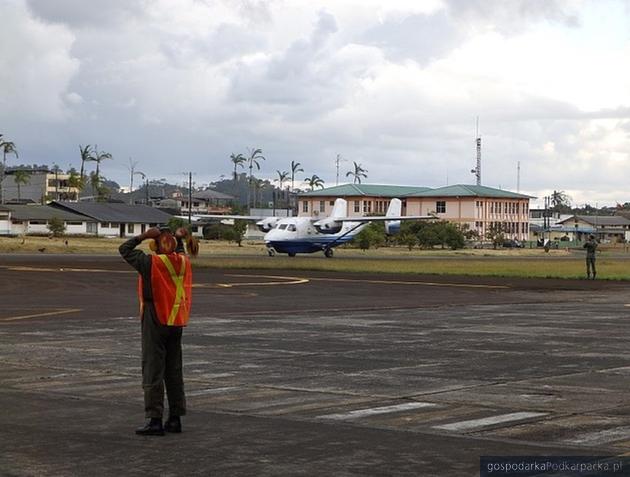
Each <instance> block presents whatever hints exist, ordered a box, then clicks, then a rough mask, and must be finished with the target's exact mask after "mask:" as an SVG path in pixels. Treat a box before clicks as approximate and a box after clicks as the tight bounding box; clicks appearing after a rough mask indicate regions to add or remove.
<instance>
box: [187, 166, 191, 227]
mask: <svg viewBox="0 0 630 477" xmlns="http://www.w3.org/2000/svg"><path fill="white" fill-rule="evenodd" d="M191 224H192V172H189V173H188V225H191Z"/></svg>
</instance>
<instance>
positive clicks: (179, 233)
mask: <svg viewBox="0 0 630 477" xmlns="http://www.w3.org/2000/svg"><path fill="white" fill-rule="evenodd" d="M175 237H176V238H178V239H185V238H186V237H188V230H187V229H185V228H184V227H180V228H178V229H177V230H176V231H175Z"/></svg>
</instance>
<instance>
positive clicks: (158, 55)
mask: <svg viewBox="0 0 630 477" xmlns="http://www.w3.org/2000/svg"><path fill="white" fill-rule="evenodd" d="M53 3H54V4H55V5H53ZM602 3H603V5H602ZM176 4H177V8H174V7H173V5H174V2H173V1H172V0H156V1H151V2H146V1H141V0H133V1H122V0H113V1H111V2H106V5H103V6H102V7H99V8H95V7H94V6H93V4H92V3H90V2H84V1H81V0H60V1H59V2H48V1H45V0H28V2H27V3H26V0H5V2H4V3H2V4H1V6H0V9H1V11H0V14H1V15H2V17H3V19H7V18H8V19H9V20H8V21H6V20H3V24H5V28H4V29H3V30H2V31H0V61H2V62H3V64H10V65H12V66H13V67H11V68H3V70H2V71H0V83H1V84H2V85H3V86H5V85H6V87H3V88H2V89H1V90H0V121H1V123H0V124H2V128H3V131H2V132H4V133H5V134H10V135H11V137H12V138H13V139H14V140H16V142H18V146H19V147H20V158H21V159H22V158H23V159H24V160H25V161H30V162H38V163H41V162H50V163H52V162H53V161H55V162H58V163H59V164H62V165H65V164H67V163H68V162H70V161H75V162H76V161H78V154H77V152H76V151H77V145H78V144H79V143H81V144H85V143H98V144H99V146H100V147H102V148H103V149H104V150H107V151H109V152H111V153H113V154H114V157H115V160H114V161H111V162H108V164H106V165H105V166H104V167H105V169H104V172H105V173H106V174H108V175H110V176H112V177H113V178H115V179H118V180H121V181H124V180H125V177H126V175H127V171H126V167H125V164H126V159H127V157H129V156H131V157H133V158H134V159H135V160H138V161H140V168H141V169H147V170H149V169H150V171H151V172H150V174H151V175H152V176H154V177H165V176H169V175H171V176H173V177H176V175H177V174H179V173H180V172H182V170H184V169H186V170H193V171H196V172H197V174H198V177H199V179H200V181H202V182H205V181H207V180H208V179H210V178H217V177H219V176H220V175H221V174H225V173H226V171H227V172H229V168H230V165H229V159H228V157H229V154H230V153H232V152H244V151H245V148H246V147H248V146H249V147H252V146H255V147H261V148H262V149H263V151H264V153H265V155H266V156H267V158H268V159H267V161H266V162H265V163H264V165H263V170H262V174H263V175H264V176H267V177H269V178H271V177H273V176H274V175H275V170H276V169H281V170H283V169H286V168H287V166H288V164H289V163H290V161H291V160H298V161H300V162H301V163H302V164H303V166H304V168H305V173H304V175H305V176H309V175H312V174H313V173H316V174H318V175H319V176H321V177H323V178H324V179H325V180H326V181H327V183H329V184H330V183H331V182H334V179H335V168H334V158H335V156H336V154H337V153H341V154H342V155H343V156H344V157H346V158H347V159H348V160H349V161H350V162H348V163H344V164H345V166H343V167H346V170H347V169H349V167H350V166H351V161H353V160H356V161H357V162H360V163H362V164H363V165H364V166H365V167H366V168H367V169H368V170H369V177H368V181H369V182H376V183H406V184H410V183H415V184H418V185H427V186H437V185H442V184H444V183H445V181H446V176H447V174H448V180H449V182H450V183H456V182H460V183H470V182H472V181H473V177H472V175H471V174H470V172H469V171H470V169H471V167H472V166H473V165H474V153H475V151H474V136H473V135H474V121H475V117H476V116H478V115H479V116H480V117H481V131H482V135H483V179H484V183H486V184H487V185H491V186H499V185H501V186H502V187H506V188H514V187H515V184H516V163H517V162H519V161H520V162H521V171H522V172H521V173H522V179H521V187H522V190H524V191H527V192H530V193H533V194H534V195H540V194H541V193H544V191H545V190H553V189H559V190H567V191H571V194H574V195H575V196H576V197H580V198H582V197H584V198H585V199H583V200H588V198H589V197H592V198H593V202H595V201H596V200H599V201H600V202H603V201H604V198H609V197H610V194H611V192H610V191H622V190H624V187H623V179H622V178H623V177H624V174H623V170H624V167H627V165H628V163H629V161H630V157H629V156H628V152H627V151H630V147H629V146H630V144H629V141H630V126H629V125H630V66H629V63H628V62H627V60H626V59H627V58H628V57H629V56H630V35H629V33H628V32H629V31H630V28H628V24H630V12H629V11H628V9H627V8H626V7H625V6H626V5H627V2H624V1H623V0H604V1H603V2H600V1H593V0H579V1H569V0H566V1H562V0H544V1H543V0H510V1H504V0H482V1H463V0H443V1H438V0H435V1H433V0H431V1H416V0H395V1H394V0H392V1H388V2H384V1H382V0H362V1H359V0H343V1H336V2H321V1H312V0H290V1H289V0H274V1H262V0H239V1H234V0H224V1H222V0H203V1H202V0H181V1H178V2H176ZM43 122H46V123H47V127H45V128H43V131H44V132H43V133H39V134H34V133H33V131H34V130H41V129H42V123H43ZM51 122H52V123H53V124H52V125H51ZM344 174H345V170H342V174H341V175H342V176H344ZM587 194H590V195H587ZM598 194H599V195H598ZM600 197H601V199H600ZM580 200H582V199H580ZM606 200H608V199H606ZM620 200H621V199H620ZM625 200H630V197H628V198H626V199H625Z"/></svg>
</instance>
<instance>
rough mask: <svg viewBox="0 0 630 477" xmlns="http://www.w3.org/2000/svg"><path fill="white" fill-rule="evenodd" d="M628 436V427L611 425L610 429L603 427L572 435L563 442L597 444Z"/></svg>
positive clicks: (629, 432)
mask: <svg viewBox="0 0 630 477" xmlns="http://www.w3.org/2000/svg"><path fill="white" fill-rule="evenodd" d="M628 437H630V427H629V426H620V427H613V428H612V429H604V430H603V431H595V432H588V433H585V434H579V435H578V436H576V437H573V438H572V439H566V440H564V441H563V442H564V443H566V444H577V445H587V446H598V445H602V444H607V443H608V442H612V441H619V440H621V439H627V438H628Z"/></svg>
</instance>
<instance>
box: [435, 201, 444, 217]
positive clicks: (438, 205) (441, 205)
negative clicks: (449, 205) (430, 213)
mask: <svg viewBox="0 0 630 477" xmlns="http://www.w3.org/2000/svg"><path fill="white" fill-rule="evenodd" d="M435 212H436V213H438V214H445V213H446V201H445V200H438V201H437V202H436V203H435Z"/></svg>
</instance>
